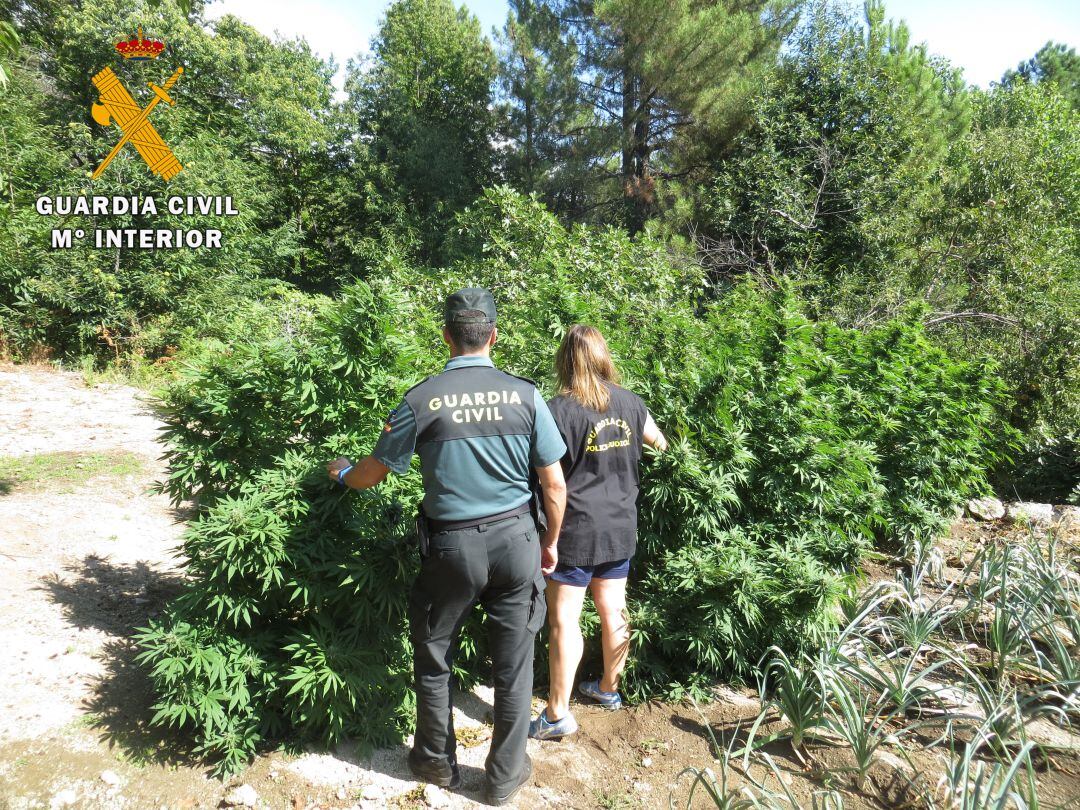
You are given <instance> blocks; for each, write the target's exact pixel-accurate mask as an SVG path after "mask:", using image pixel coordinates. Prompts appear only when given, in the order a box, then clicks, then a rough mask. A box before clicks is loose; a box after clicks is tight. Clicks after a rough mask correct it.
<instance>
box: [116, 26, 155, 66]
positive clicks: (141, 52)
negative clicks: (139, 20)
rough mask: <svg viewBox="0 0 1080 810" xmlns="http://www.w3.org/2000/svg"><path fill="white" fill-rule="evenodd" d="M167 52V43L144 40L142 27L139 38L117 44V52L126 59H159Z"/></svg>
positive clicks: (140, 27)
mask: <svg viewBox="0 0 1080 810" xmlns="http://www.w3.org/2000/svg"><path fill="white" fill-rule="evenodd" d="M163 50H165V43H164V42H161V41H159V40H156V39H143V35H142V26H141V25H140V26H139V36H138V37H136V38H133V39H130V40H127V41H126V42H117V43H116V51H117V53H119V54H120V55H121V56H122V57H124V58H125V59H157V58H158V55H159V54H160V53H161V52H162V51H163Z"/></svg>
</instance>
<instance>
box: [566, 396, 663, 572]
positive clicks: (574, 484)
mask: <svg viewBox="0 0 1080 810" xmlns="http://www.w3.org/2000/svg"><path fill="white" fill-rule="evenodd" d="M607 386H608V389H609V390H610V392H611V399H610V401H609V403H608V408H607V410H606V411H604V412H603V413H600V412H598V411H594V410H592V409H591V408H586V407H585V406H584V405H582V404H581V403H580V402H578V401H577V400H576V399H574V398H573V397H569V396H566V395H563V396H558V397H555V398H554V399H553V400H551V401H550V402H548V407H549V408H550V409H551V415H552V416H554V417H555V424H557V425H558V426H559V432H560V433H561V434H562V437H563V441H565V442H566V455H564V456H563V457H562V468H563V475H564V476H565V477H566V516H565V517H564V519H563V525H562V531H561V532H560V534H559V545H558V550H559V562H560V563H562V564H565V565H573V566H583V565H600V564H601V563H605V562H613V561H615V560H622V559H626V558H628V557H632V556H634V551H635V550H636V549H637V497H638V483H639V473H638V466H639V464H640V462H641V446H642V435H643V434H644V432H645V420H646V418H647V416H648V410H647V409H646V408H645V403H644V402H642V400H641V397H639V396H637V394H634V393H631V392H630V391H627V390H626V389H625V388H622V387H620V386H618V385H613V384H610V383H608V384H607Z"/></svg>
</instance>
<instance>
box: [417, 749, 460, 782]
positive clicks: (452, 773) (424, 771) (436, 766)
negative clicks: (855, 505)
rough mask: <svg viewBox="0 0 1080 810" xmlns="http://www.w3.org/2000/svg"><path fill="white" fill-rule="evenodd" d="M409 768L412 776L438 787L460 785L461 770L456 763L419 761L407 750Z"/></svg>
mask: <svg viewBox="0 0 1080 810" xmlns="http://www.w3.org/2000/svg"><path fill="white" fill-rule="evenodd" d="M409 770H410V771H412V772H413V775H414V776H417V777H419V778H420V779H423V780H424V781H425V782H429V783H431V784H432V785H438V786H439V787H445V788H450V789H451V790H457V789H458V788H459V787H461V771H460V770H459V769H458V766H457V763H456V762H455V763H452V764H451V763H446V762H420V761H419V760H417V759H416V757H415V756H413V752H412V751H410V752H409Z"/></svg>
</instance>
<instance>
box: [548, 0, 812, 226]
mask: <svg viewBox="0 0 1080 810" xmlns="http://www.w3.org/2000/svg"><path fill="white" fill-rule="evenodd" d="M538 5H539V6H542V7H546V8H547V9H549V13H550V14H552V15H554V18H555V19H557V20H558V22H559V25H560V29H561V40H562V45H561V46H560V47H566V46H568V45H569V46H572V47H573V48H574V51H575V52H576V54H577V64H576V67H575V72H576V77H577V83H578V97H579V99H580V100H581V102H582V103H583V104H584V105H585V106H586V108H587V110H588V114H587V115H586V116H582V117H580V118H579V122H578V124H577V126H576V127H575V128H574V129H573V130H572V131H571V132H570V133H569V134H570V140H571V145H570V149H571V152H572V154H574V155H575V157H577V159H578V160H579V161H580V165H584V166H587V167H588V181H589V182H588V183H587V186H586V193H587V195H588V197H587V199H585V200H583V201H581V204H580V208H579V210H580V212H581V215H583V216H584V215H588V214H589V213H590V212H591V214H592V216H593V217H595V218H597V219H600V220H603V221H609V222H610V221H612V220H613V219H614V220H621V221H623V222H624V223H625V224H626V225H627V227H628V228H629V230H630V231H631V232H635V233H636V232H637V231H640V230H641V229H642V228H643V227H644V225H645V222H646V221H647V220H648V218H649V217H650V216H652V215H653V214H654V212H655V211H656V207H657V206H656V199H657V197H656V195H657V188H656V181H657V179H663V178H664V177H665V176H668V175H670V160H669V158H668V154H667V152H668V150H669V149H670V147H671V145H672V143H673V142H674V140H675V139H676V137H677V136H678V135H680V134H681V133H683V132H684V131H686V130H688V129H689V128H696V129H698V130H699V131H700V132H702V133H708V134H709V135H711V136H715V135H716V134H717V133H719V132H724V131H727V130H729V129H730V128H732V127H733V126H734V125H736V124H737V122H738V121H739V120H740V119H741V118H742V116H743V115H744V113H745V109H746V106H745V105H746V100H747V97H748V94H749V90H750V88H751V87H752V85H753V77H754V76H755V75H756V74H757V73H758V72H759V71H760V70H762V69H764V68H766V67H767V66H769V65H771V64H772V61H773V58H774V56H775V54H776V51H777V48H778V45H779V42H780V41H781V39H782V38H783V36H784V35H786V34H787V32H788V31H789V30H790V28H791V26H792V24H793V21H794V18H795V13H796V7H797V4H796V3H795V2H793V0H753V1H752V2H746V3H735V2H732V0H721V2H706V3H701V2H690V0H675V2H672V1H671V0H544V2H542V3H538ZM534 44H535V46H536V47H539V48H544V45H543V44H542V43H534ZM546 53H547V55H550V53H551V52H550V50H548V51H547V52H546ZM549 58H550V57H549ZM560 58H565V52H563V53H561V54H560ZM560 63H561V62H560Z"/></svg>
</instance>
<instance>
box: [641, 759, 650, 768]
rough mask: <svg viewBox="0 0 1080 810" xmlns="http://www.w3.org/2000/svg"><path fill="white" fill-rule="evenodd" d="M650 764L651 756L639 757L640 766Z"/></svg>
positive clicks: (646, 766) (644, 766) (645, 766)
mask: <svg viewBox="0 0 1080 810" xmlns="http://www.w3.org/2000/svg"><path fill="white" fill-rule="evenodd" d="M650 765H652V757H642V758H641V767H642V768H648V767H649V766H650Z"/></svg>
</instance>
